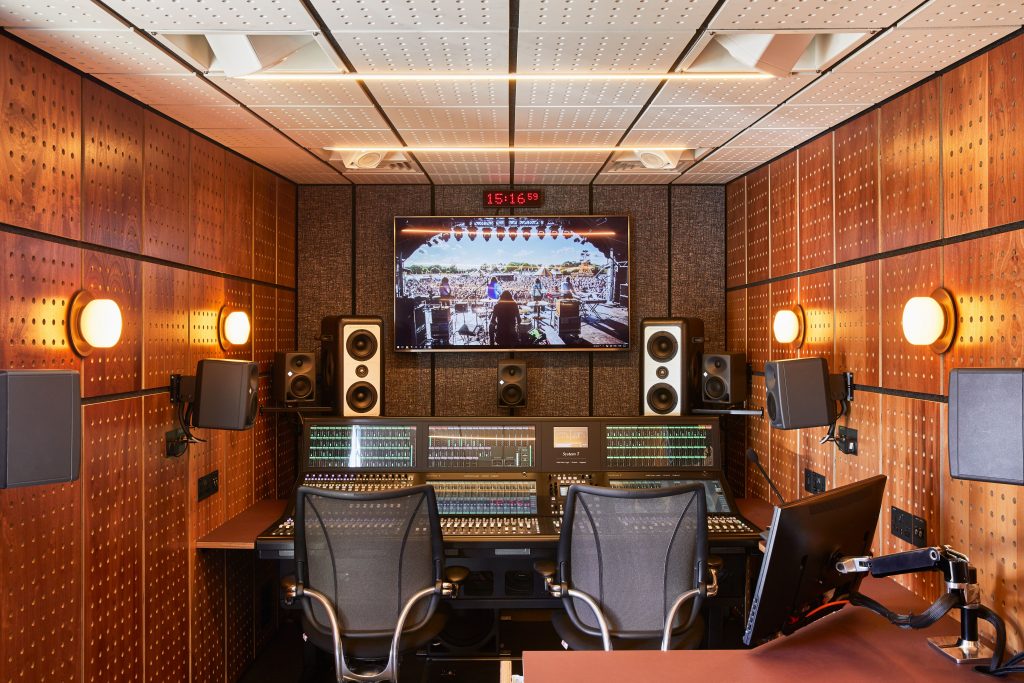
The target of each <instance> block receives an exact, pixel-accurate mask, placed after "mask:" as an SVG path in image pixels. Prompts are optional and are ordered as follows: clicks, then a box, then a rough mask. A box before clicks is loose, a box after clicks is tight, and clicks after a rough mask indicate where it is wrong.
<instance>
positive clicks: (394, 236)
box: [391, 207, 633, 353]
mask: <svg viewBox="0 0 1024 683" xmlns="http://www.w3.org/2000/svg"><path fill="white" fill-rule="evenodd" d="M514 208H517V207H514ZM506 217H507V218H532V219H538V218H554V219H558V218H625V219H626V263H627V264H629V267H628V268H627V272H626V286H627V291H628V292H629V295H628V296H629V304H628V305H627V311H626V345H625V346H615V347H593V346H548V347H545V348H538V347H534V346H512V347H505V346H487V347H454V348H437V349H433V348H431V349H400V348H398V344H397V343H396V342H397V339H398V336H397V334H395V333H394V329H395V327H396V325H397V322H398V302H397V297H396V296H395V286H396V283H395V279H394V277H392V282H391V326H392V335H391V350H392V351H394V352H395V353H564V352H567V351H569V352H574V353H607V352H611V353H616V352H622V351H629V350H630V349H631V348H632V346H633V306H632V301H633V298H632V297H633V216H632V215H631V214H628V213H616V214H589V213H587V214H558V215H554V214H531V215H529V216H496V215H491V216H480V215H475V216H474V215H461V216H423V215H419V216H395V217H394V218H393V220H392V226H391V268H392V274H393V275H396V274H397V273H396V269H397V263H398V220H399V219H403V220H407V219H411V218H430V219H445V218H449V219H459V218H506Z"/></svg>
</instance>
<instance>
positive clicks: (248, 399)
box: [192, 358, 260, 431]
mask: <svg viewBox="0 0 1024 683" xmlns="http://www.w3.org/2000/svg"><path fill="white" fill-rule="evenodd" d="M259 387H260V366H259V365H257V364H256V363H253V362H252V361H246V360H228V359H226V358H207V359H205V360H201V361H199V365H198V367H197V368H196V395H195V404H194V407H193V411H194V412H193V415H192V424H193V426H196V427H200V428H203V429H230V430H234V431H241V430H243V429H249V428H250V427H252V425H253V423H254V422H256V414H257V412H258V411H259V400H258V391H259Z"/></svg>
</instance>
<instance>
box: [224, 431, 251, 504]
mask: <svg viewBox="0 0 1024 683" xmlns="http://www.w3.org/2000/svg"><path fill="white" fill-rule="evenodd" d="M253 438H254V435H253V433H252V431H251V430H245V431H241V432H228V450H227V452H226V453H225V456H224V473H223V477H222V479H221V482H222V483H221V491H222V492H223V493H224V496H225V501H224V503H225V505H226V506H227V518H228V519H231V518H232V517H234V516H235V515H238V514H241V513H242V512H245V510H246V509H247V508H248V507H249V506H251V505H252V504H253V482H254V480H255V475H254V471H253Z"/></svg>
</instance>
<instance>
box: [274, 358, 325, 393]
mask: <svg viewBox="0 0 1024 683" xmlns="http://www.w3.org/2000/svg"><path fill="white" fill-rule="evenodd" d="M315 401H316V358H315V357H314V356H313V354H312V353H306V352H296V351H291V352H281V351H279V352H277V353H275V354H274V402H275V403H277V404H278V405H291V404H296V403H313V402H315Z"/></svg>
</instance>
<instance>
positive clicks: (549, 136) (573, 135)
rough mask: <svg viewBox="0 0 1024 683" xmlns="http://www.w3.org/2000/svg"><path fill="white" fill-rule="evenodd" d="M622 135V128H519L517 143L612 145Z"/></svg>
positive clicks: (550, 145)
mask: <svg viewBox="0 0 1024 683" xmlns="http://www.w3.org/2000/svg"><path fill="white" fill-rule="evenodd" d="M621 137H622V130H619V129H614V130H612V129H587V128H581V129H575V130H567V129H563V128H554V129H548V130H517V131H516V144H517V145H521V146H526V147H610V146H612V145H614V144H616V143H617V142H618V141H619V138H621Z"/></svg>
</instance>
